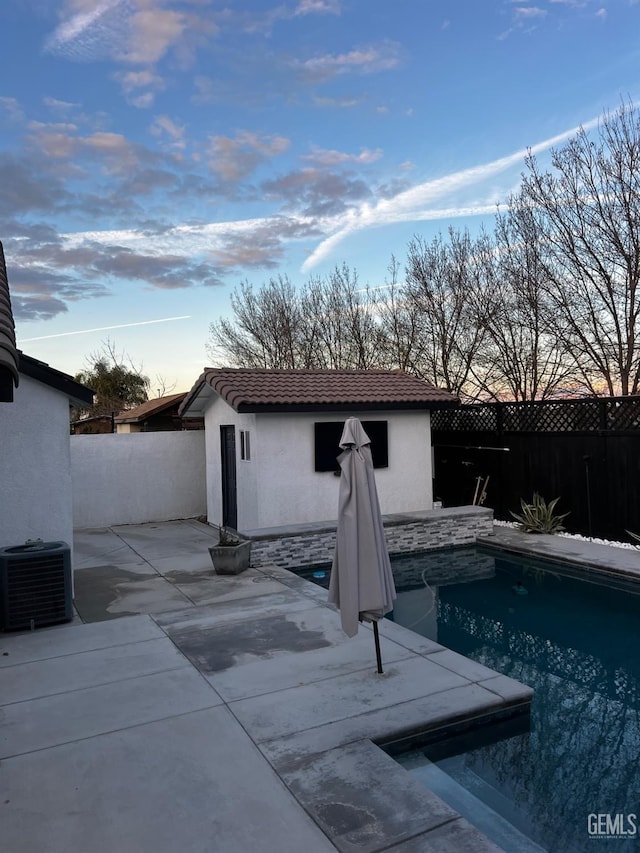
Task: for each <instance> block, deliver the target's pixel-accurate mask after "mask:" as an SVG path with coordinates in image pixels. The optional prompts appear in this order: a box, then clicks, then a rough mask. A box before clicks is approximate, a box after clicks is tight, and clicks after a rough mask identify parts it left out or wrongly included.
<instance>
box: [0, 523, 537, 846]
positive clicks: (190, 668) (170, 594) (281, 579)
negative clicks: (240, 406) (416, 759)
mask: <svg viewBox="0 0 640 853" xmlns="http://www.w3.org/2000/svg"><path fill="white" fill-rule="evenodd" d="M215 540H216V534H215V531H213V530H212V529H211V528H209V527H207V526H206V525H203V524H200V523H198V522H195V521H179V522H167V523H162V524H144V525H127V526H123V527H114V528H106V529H102V530H94V531H79V532H78V534H77V537H76V540H75V545H74V548H75V559H74V566H75V602H76V607H77V610H78V614H79V615H78V617H77V618H76V619H75V620H74V622H73V623H71V624H68V625H63V626H57V627H52V628H47V629H39V630H36V631H35V632H33V633H20V634H0V702H1V703H2V704H1V706H0V759H1V762H2V763H1V767H0V782H1V785H0V787H1V791H2V796H1V797H0V808H1V809H2V812H1V814H2V822H1V826H2V836H1V837H2V842H1V847H2V850H3V851H6V853H43V851H51V853H57V851H66V853H76V851H78V853H79V852H80V851H82V853H85V851H89V850H90V851H92V853H146V851H149V853H164V852H165V851H166V853H178V851H180V852H182V851H188V853H196V851H197V853H199V851H202V853H205V851H207V853H210V851H216V853H236V851H237V853H247V851H249V850H254V851H264V853H287V852H288V851H291V853H300V851H308V853H321V851H325V850H327V851H328V850H336V849H337V850H340V851H345V853H347V851H349V853H351V851H370V852H371V853H373V851H383V850H384V851H403V853H418V851H441V852H442V853H444V852H445V851H456V853H464V851H473V853H481V851H489V850H494V851H495V850H497V849H498V848H497V847H496V846H495V845H494V844H492V843H491V842H490V841H488V840H487V839H486V838H485V837H484V836H483V835H481V834H480V833H479V832H478V831H477V830H476V829H475V828H474V827H472V826H471V825H470V824H469V823H467V821H466V820H464V819H463V818H462V817H460V816H459V815H458V814H457V813H456V812H455V811H453V809H451V808H450V807H449V806H448V805H446V804H445V803H444V802H443V801H442V800H440V799H439V798H438V797H437V796H435V794H432V793H431V792H430V791H428V790H427V789H425V788H423V787H422V786H421V785H419V784H418V783H417V782H416V781H414V780H413V779H412V777H411V776H410V774H409V773H407V772H406V771H405V770H404V769H403V768H401V767H399V766H398V765H397V764H396V763H395V762H394V761H393V759H392V758H390V757H389V756H388V755H387V754H386V753H385V752H383V751H382V750H381V749H380V748H379V747H378V746H376V745H375V743H381V742H385V741H388V740H391V739H395V738H399V737H403V736H410V735H414V734H416V733H418V732H423V731H428V730H433V729H435V728H438V727H441V726H444V725H446V724H451V723H454V722H460V721H469V720H473V719H482V718H483V717H485V716H489V715H493V714H496V713H500V712H509V711H510V710H515V709H518V708H523V707H526V706H527V705H528V704H529V703H530V700H531V690H530V689H529V688H528V687H526V686H524V685H521V684H518V683H517V682H515V681H513V680H511V679H509V678H507V677H505V676H503V675H499V674H497V673H495V672H493V671H492V670H489V669H486V668H485V667H483V666H481V665H479V664H477V663H474V662H472V661H470V660H468V659H466V658H463V657H462V656H460V655H458V654H456V653H454V652H452V651H449V650H447V649H444V648H443V647H442V646H440V645H438V644H437V643H434V642H432V641H430V640H427V639H425V638H423V637H420V636H418V635H416V634H414V633H413V632H411V631H408V630H406V629H404V628H402V627H400V626H398V625H396V624H394V623H392V622H389V621H388V620H384V621H383V622H382V623H381V626H380V633H381V638H382V654H383V660H384V664H385V675H383V676H379V675H378V674H377V673H376V668H375V655H374V648H373V638H372V632H371V630H370V629H369V628H368V627H366V626H363V627H362V628H361V630H360V631H359V633H358V636H357V637H356V638H354V639H348V638H347V637H346V636H345V635H344V634H343V633H342V631H341V629H340V622H339V616H338V615H337V614H336V613H335V612H334V611H333V610H331V609H330V608H328V607H327V606H326V604H325V602H326V592H325V591H324V590H322V589H320V588H319V587H316V586H314V585H313V584H310V583H308V582H307V581H305V580H303V579H301V578H299V577H297V576H296V575H294V574H291V573H290V572H287V571H285V570H282V569H277V570H276V569H274V570H272V571H270V570H268V569H262V570H256V569H250V570H249V571H247V572H246V573H244V574H242V575H240V576H238V577H233V578H223V577H218V576H216V575H214V574H213V573H212V567H211V563H210V558H209V554H208V552H207V548H208V546H209V545H210V544H213V542H215Z"/></svg>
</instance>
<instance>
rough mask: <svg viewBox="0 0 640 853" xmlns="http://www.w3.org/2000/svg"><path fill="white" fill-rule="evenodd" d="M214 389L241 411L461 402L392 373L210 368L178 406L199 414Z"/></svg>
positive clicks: (405, 375) (430, 405) (421, 382)
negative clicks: (202, 399) (204, 398)
mask: <svg viewBox="0 0 640 853" xmlns="http://www.w3.org/2000/svg"><path fill="white" fill-rule="evenodd" d="M208 388H211V389H213V391H215V392H216V393H217V394H219V395H220V396H221V397H222V398H223V399H224V400H225V401H226V402H227V403H228V404H229V405H230V406H232V408H234V409H235V410H236V411H237V412H266V411H274V412H275V411H291V412H293V411H299V412H300V411H323V410H324V411H346V410H349V409H354V408H359V409H366V410H372V409H387V410H388V409H396V410H397V409H431V408H441V407H443V406H452V405H457V404H458V402H459V401H458V398H457V397H454V396H453V394H449V392H448V391H442V390H440V389H439V388H436V387H435V386H434V385H431V384H430V383H429V382H425V381H424V380H423V379H418V378H417V377H416V376H411V375H410V374H408V373H402V372H401V371H391V370H267V369H249V368H230V367H221V368H207V369H205V371H204V372H203V374H202V375H201V376H200V378H199V379H198V381H197V382H196V384H195V385H194V387H193V388H192V389H191V391H190V392H189V394H188V395H187V397H186V399H185V401H184V403H183V404H182V406H181V407H180V413H181V414H184V413H185V411H186V410H187V409H189V408H194V409H197V408H198V406H197V404H196V400H197V398H198V397H199V396H200V395H201V394H202V393H203V392H206V391H207V390H208Z"/></svg>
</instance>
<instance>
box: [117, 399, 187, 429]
mask: <svg viewBox="0 0 640 853" xmlns="http://www.w3.org/2000/svg"><path fill="white" fill-rule="evenodd" d="M186 396H187V392H186V391H183V392H182V393H181V394H169V395H167V396H166V397H154V398H153V400H146V401H145V402H144V403H141V404H140V405H139V406H134V408H133V409H127V410H126V411H125V412H121V413H120V414H119V415H118V416H117V417H116V418H114V420H115V422H116V423H117V424H137V423H140V421H146V420H147V418H150V417H151V416H152V415H159V414H162V412H164V411H166V410H167V409H171V408H172V407H173V406H176V405H177V404H178V403H180V402H182V400H184V398H185V397H186Z"/></svg>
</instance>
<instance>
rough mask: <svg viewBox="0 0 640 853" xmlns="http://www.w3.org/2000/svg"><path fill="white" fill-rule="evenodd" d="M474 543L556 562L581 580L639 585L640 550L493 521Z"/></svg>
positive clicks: (627, 587)
mask: <svg viewBox="0 0 640 853" xmlns="http://www.w3.org/2000/svg"><path fill="white" fill-rule="evenodd" d="M477 544H478V545H479V546H481V547H487V548H489V549H490V550H491V551H501V552H503V553H505V554H514V555H519V556H526V557H531V558H534V559H539V560H541V561H543V562H544V561H548V562H553V563H556V564H559V565H560V566H561V568H562V573H563V574H566V575H568V576H570V577H575V578H578V579H579V580H583V581H585V582H590V583H599V584H606V583H607V582H611V581H615V582H616V583H615V585H616V586H618V587H619V588H623V589H629V588H630V587H631V586H635V585H640V551H637V550H635V549H631V548H619V547H616V546H614V545H603V544H600V543H596V542H589V541H587V540H582V539H574V538H572V537H569V536H558V535H550V534H538V533H523V532H522V531H520V530H518V529H517V528H513V527H504V526H501V525H494V528H493V533H492V534H491V535H490V536H479V537H478V539H477ZM638 591H640V589H639V590H638Z"/></svg>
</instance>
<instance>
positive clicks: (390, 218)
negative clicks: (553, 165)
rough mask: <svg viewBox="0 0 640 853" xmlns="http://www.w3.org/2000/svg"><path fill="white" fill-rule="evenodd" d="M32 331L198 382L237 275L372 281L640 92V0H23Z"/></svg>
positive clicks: (14, 241) (76, 350)
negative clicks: (104, 346)
mask: <svg viewBox="0 0 640 853" xmlns="http://www.w3.org/2000/svg"><path fill="white" fill-rule="evenodd" d="M0 31H1V32H2V33H3V48H2V52H1V53H0V81H1V82H0V128H1V134H0V240H2V242H3V243H4V249H5V256H6V261H7V271H8V274H9V282H10V287H11V294H12V301H13V308H14V315H15V319H16V332H17V337H18V344H19V346H20V347H21V348H22V349H23V350H24V351H25V352H26V353H28V354H29V355H31V356H33V357H36V358H40V359H42V360H43V361H46V362H48V363H49V364H51V365H52V366H53V367H55V368H57V369H59V370H64V371H66V372H68V373H72V374H73V373H75V372H77V371H78V370H80V369H82V368H83V367H84V366H85V364H86V357H87V356H88V355H89V354H90V353H92V352H95V351H96V350H99V349H100V346H101V342H103V341H105V340H106V339H107V338H108V339H110V340H111V341H112V342H114V343H115V345H116V348H117V349H118V350H119V351H125V352H126V353H127V354H128V355H129V356H130V357H131V359H132V360H133V362H134V363H135V365H136V366H138V367H141V368H142V370H143V372H145V373H146V374H147V375H148V376H150V378H151V384H152V393H155V388H156V386H158V385H159V384H161V382H160V380H159V379H158V377H160V378H161V380H162V381H163V382H164V383H165V385H166V386H167V387H172V386H173V387H174V390H175V391H181V390H187V389H188V388H190V387H191V385H192V384H193V382H194V381H195V380H196V378H197V377H198V375H199V373H200V372H201V370H202V368H203V367H204V366H205V365H206V364H208V363H209V362H210V359H209V358H208V357H207V354H206V349H205V345H206V342H207V339H208V327H209V323H210V322H211V321H213V320H216V319H217V318H218V317H220V316H221V315H227V314H228V313H229V310H230V307H229V296H230V293H231V292H232V290H233V288H234V287H235V286H237V285H238V284H239V283H240V282H241V281H242V280H244V279H248V280H249V281H251V282H253V283H254V284H255V285H260V284H261V283H262V282H264V281H267V280H268V279H269V278H270V277H272V276H277V275H279V274H282V275H285V274H286V275H288V276H289V277H290V278H291V279H292V281H294V282H300V283H302V282H303V281H306V280H307V279H308V278H309V277H310V276H322V275H324V274H326V273H327V272H329V271H330V270H331V269H332V268H333V267H334V266H336V265H341V264H342V263H343V262H346V263H347V264H348V265H349V266H351V267H353V268H355V269H356V270H357V271H358V273H359V277H360V281H361V282H362V284H363V286H364V285H365V284H367V283H368V284H370V285H372V286H374V287H375V286H378V285H380V284H382V283H383V281H384V279H385V276H386V271H387V267H388V264H389V261H390V258H391V256H392V255H395V256H396V258H397V259H398V260H399V261H400V262H401V263H403V261H404V258H405V255H406V247H407V244H408V242H409V241H410V240H411V238H412V237H413V236H414V235H421V236H423V237H424V238H426V239H430V238H431V237H432V236H433V235H435V234H436V233H438V232H443V233H444V232H446V230H447V229H448V228H449V226H450V225H452V226H453V227H455V228H463V227H469V228H470V229H472V230H473V231H475V230H476V229H477V228H478V227H479V226H480V225H481V224H482V223H484V224H485V226H487V227H489V228H490V227H491V221H492V217H493V213H494V211H495V207H496V204H498V203H504V201H505V200H506V199H507V197H508V195H509V193H510V192H511V191H513V190H514V189H515V188H516V187H517V186H518V183H519V180H520V174H521V172H522V171H523V168H524V163H523V160H524V154H525V152H526V149H527V148H532V149H533V151H534V152H535V153H536V156H537V157H538V159H539V160H540V161H541V162H543V163H544V162H547V161H548V158H549V150H550V148H551V147H552V146H553V145H561V144H562V143H563V142H564V141H565V140H566V139H568V138H569V137H570V136H571V135H572V133H573V132H575V129H576V128H577V127H578V126H580V125H583V126H584V127H595V126H596V125H597V120H598V117H600V116H601V115H602V113H603V111H605V110H615V109H616V108H617V107H618V106H619V104H620V102H621V99H625V100H634V99H635V98H636V97H637V96H638V93H639V82H640V81H639V78H640V61H639V60H640V40H639V38H638V37H639V36H640V2H639V0H594V2H592V0H532V2H511V0H448V2H445V1H444V0H442V1H441V0H395V2H392V1H391V0H281V2H278V0H273V2H267V0H2V3H1V4H0Z"/></svg>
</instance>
